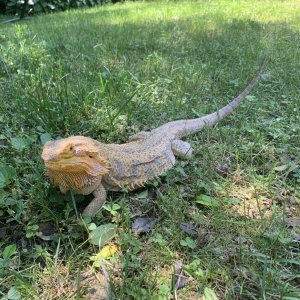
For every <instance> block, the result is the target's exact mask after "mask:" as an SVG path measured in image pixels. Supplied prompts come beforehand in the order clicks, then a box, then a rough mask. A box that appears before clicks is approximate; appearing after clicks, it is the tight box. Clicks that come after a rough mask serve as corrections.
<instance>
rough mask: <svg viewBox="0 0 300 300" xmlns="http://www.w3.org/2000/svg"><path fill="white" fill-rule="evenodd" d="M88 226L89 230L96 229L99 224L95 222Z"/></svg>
mask: <svg viewBox="0 0 300 300" xmlns="http://www.w3.org/2000/svg"><path fill="white" fill-rule="evenodd" d="M88 228H89V230H95V229H96V228H97V225H96V224H95V223H91V224H90V225H89V227H88Z"/></svg>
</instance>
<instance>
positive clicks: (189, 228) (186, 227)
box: [179, 222, 198, 235]
mask: <svg viewBox="0 0 300 300" xmlns="http://www.w3.org/2000/svg"><path fill="white" fill-rule="evenodd" d="M179 227H180V229H181V230H182V231H183V232H185V233H187V234H189V235H196V234H197V233H198V231H197V229H196V227H195V226H194V225H192V224H190V223H184V222H183V223H181V224H180V226H179Z"/></svg>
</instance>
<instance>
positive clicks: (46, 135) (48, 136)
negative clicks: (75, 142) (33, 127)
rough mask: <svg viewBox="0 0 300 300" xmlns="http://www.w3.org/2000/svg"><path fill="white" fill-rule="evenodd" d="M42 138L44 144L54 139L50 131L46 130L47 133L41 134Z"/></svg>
mask: <svg viewBox="0 0 300 300" xmlns="http://www.w3.org/2000/svg"><path fill="white" fill-rule="evenodd" d="M40 140H41V143H42V145H45V144H46V142H48V141H51V140H52V136H51V134H50V133H48V132H46V133H43V134H41V136H40Z"/></svg>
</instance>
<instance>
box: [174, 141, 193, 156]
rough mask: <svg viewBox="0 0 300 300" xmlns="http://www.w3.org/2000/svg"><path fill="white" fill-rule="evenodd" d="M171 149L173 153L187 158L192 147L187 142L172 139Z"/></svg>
mask: <svg viewBox="0 0 300 300" xmlns="http://www.w3.org/2000/svg"><path fill="white" fill-rule="evenodd" d="M172 151H173V153H174V155H176V156H179V157H181V158H185V159H187V158H190V157H191V156H192V153H193V148H192V146H191V144H189V143H187V142H184V141H182V140H174V141H172Z"/></svg>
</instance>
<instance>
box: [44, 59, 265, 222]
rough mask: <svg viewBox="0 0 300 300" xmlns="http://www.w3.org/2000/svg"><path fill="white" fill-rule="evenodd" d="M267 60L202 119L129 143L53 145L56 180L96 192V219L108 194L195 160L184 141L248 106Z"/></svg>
mask: <svg viewBox="0 0 300 300" xmlns="http://www.w3.org/2000/svg"><path fill="white" fill-rule="evenodd" d="M264 65H265V63H264V62H263V63H262V64H261V66H260V68H259V70H258V71H257V73H256V75H255V77H254V78H253V79H252V80H251V82H250V83H249V84H248V86H247V87H246V88H245V90H244V91H243V92H242V93H241V94H240V95H239V96H238V97H236V98H235V99H234V100H233V101H231V102H230V103H229V104H227V105H226V106H224V107H223V108H222V109H220V110H218V111H216V112H214V113H212V114H209V115H206V116H204V117H201V118H196V119H189V120H178V121H173V122H169V123H166V124H164V125H162V126H160V127H158V128H156V129H154V130H152V131H149V132H144V131H142V132H140V133H138V134H135V135H134V136H132V137H131V138H130V141H129V142H128V143H125V144H102V143H100V142H98V141H96V140H93V139H91V138H88V137H83V136H72V137H69V138H66V139H61V140H56V141H49V142H47V143H46V144H45V146H44V149H43V152H42V159H43V160H44V163H45V167H46V172H47V175H48V176H49V178H50V181H51V182H52V183H53V184H54V185H55V186H59V188H60V190H61V191H62V192H63V193H65V192H66V191H68V190H73V191H74V192H76V193H78V194H83V195H88V194H90V193H93V194H94V196H95V198H94V199H93V200H92V201H91V203H90V204H89V205H88V206H87V207H86V209H85V210H84V212H83V215H89V216H94V215H95V214H96V212H97V211H98V210H99V209H100V208H101V206H102V205H103V203H104V201H105V198H106V192H107V191H117V190H120V189H122V188H127V189H130V190H133V189H135V188H138V187H140V186H142V185H144V184H145V183H146V182H147V181H149V180H151V179H153V178H155V177H158V176H160V175H162V174H163V173H164V172H166V171H167V170H169V169H170V168H172V166H173V165H174V163H175V155H176V156H180V157H182V158H189V157H190V156H191V154H192V148H191V146H190V144H189V143H187V142H184V141H182V140H181V138H182V137H184V136H187V135H189V134H193V133H195V132H198V131H200V130H201V129H202V128H203V127H205V126H213V125H215V124H216V123H217V122H218V121H220V120H222V119H223V118H224V117H226V116H227V115H228V114H230V113H231V112H233V110H234V109H235V108H236V107H237V106H238V105H239V104H240V103H241V102H242V100H243V99H244V98H245V97H246V96H247V95H248V94H249V92H250V91H251V90H252V88H253V87H254V85H255V84H256V82H257V80H258V79H259V76H260V74H261V72H262V70H263V68H264Z"/></svg>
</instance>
